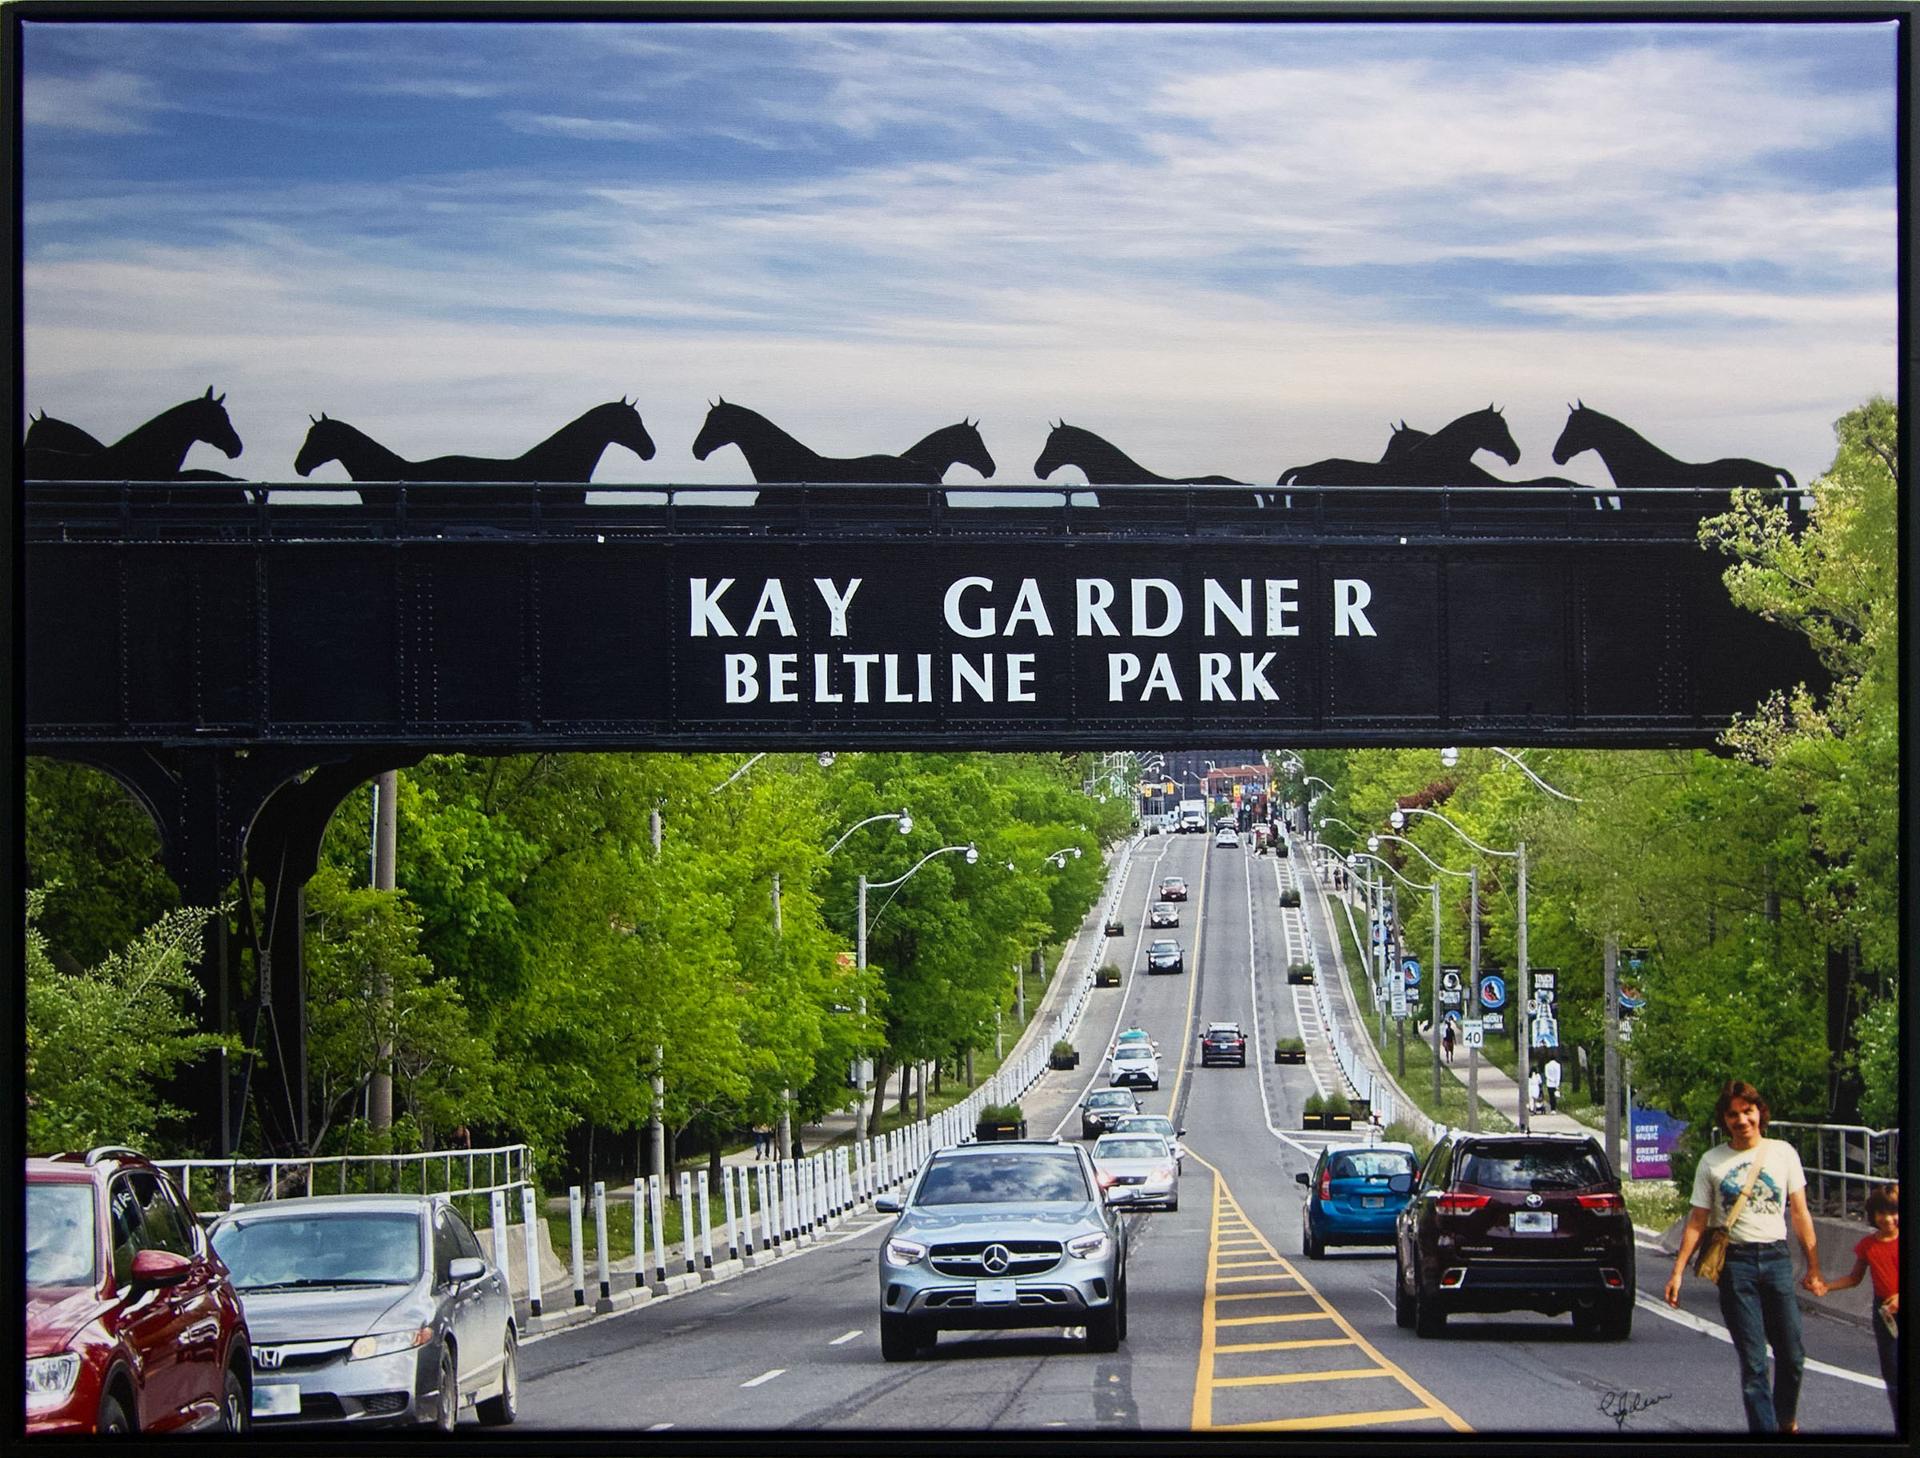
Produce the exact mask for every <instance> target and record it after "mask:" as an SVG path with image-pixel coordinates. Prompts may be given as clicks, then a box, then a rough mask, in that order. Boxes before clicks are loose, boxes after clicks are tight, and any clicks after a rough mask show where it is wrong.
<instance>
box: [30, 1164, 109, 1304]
mask: <svg viewBox="0 0 1920 1458" xmlns="http://www.w3.org/2000/svg"><path fill="white" fill-rule="evenodd" d="M95 1259H96V1257H95V1251H94V1236H93V1184H92V1182H91V1181H89V1182H87V1183H85V1184H80V1183H68V1182H65V1181H62V1182H59V1183H45V1184H41V1183H35V1184H30V1185H28V1186H27V1285H28V1286H30V1287H31V1286H91V1285H92V1284H93V1283H94V1279H95V1271H94V1264H95Z"/></svg>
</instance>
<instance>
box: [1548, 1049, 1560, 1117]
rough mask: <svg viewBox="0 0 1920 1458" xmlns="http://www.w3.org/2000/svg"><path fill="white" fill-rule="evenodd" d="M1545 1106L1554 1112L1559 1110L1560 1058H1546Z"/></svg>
mask: <svg viewBox="0 0 1920 1458" xmlns="http://www.w3.org/2000/svg"><path fill="white" fill-rule="evenodd" d="M1547 1107H1548V1108H1549V1109H1552V1110H1553V1111H1554V1112H1555V1113H1558V1112H1559V1110H1560V1060H1559V1059H1558V1058H1557V1057H1555V1058H1549V1059H1548V1060H1547Z"/></svg>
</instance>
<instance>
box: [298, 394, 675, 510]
mask: <svg viewBox="0 0 1920 1458" xmlns="http://www.w3.org/2000/svg"><path fill="white" fill-rule="evenodd" d="M308 418H309V419H310V420H312V421H313V423H312V425H311V426H310V427H309V428H308V430H307V438H306V439H305V440H304V441H303V442H301V445H300V453H299V455H297V456H295V457H294V461H293V469H294V470H295V471H297V472H299V473H300V474H301V475H302V476H306V475H309V474H311V473H312V471H313V470H314V468H315V467H317V466H323V465H325V464H327V462H329V461H338V462H339V463H340V464H341V465H342V466H343V467H344V468H345V469H346V472H347V475H348V476H350V477H352V478H353V480H354V481H355V482H362V481H398V482H404V483H406V484H409V485H413V484H425V483H446V482H468V481H473V482H482V483H486V484H489V485H494V484H501V483H510V484H513V485H521V486H531V485H534V484H536V483H542V482H559V483H565V484H577V485H581V486H585V485H586V484H587V482H589V481H591V480H592V479H593V473H594V470H595V468H596V467H597V466H598V465H599V464H600V457H601V456H602V455H603V454H604V453H605V452H606V449H607V447H608V446H615V445H618V446H625V447H626V448H627V449H628V450H630V451H632V452H633V453H634V454H635V455H636V456H638V457H640V459H641V460H643V461H646V460H651V459H652V458H653V450H654V446H653V437H651V436H650V435H648V434H647V428H646V426H645V425H643V424H642V423H641V420H640V412H639V411H638V410H637V409H635V408H634V406H633V405H632V404H631V403H630V402H629V401H628V400H627V399H626V398H625V397H622V398H621V399H619V400H617V401H614V400H610V401H608V402H607V403H606V404H604V405H596V406H594V407H593V409H591V410H589V411H587V412H586V414H584V415H582V416H580V417H579V418H578V419H577V420H573V421H570V422H568V423H567V424H566V425H563V426H561V427H560V429H558V430H556V431H555V432H554V433H553V434H552V435H550V436H548V437H547V438H546V439H545V440H543V441H541V442H540V443H539V444H538V445H536V446H534V447H533V448H532V449H530V450H528V451H526V452H524V453H522V454H521V455H518V456H512V457H507V458H499V457H492V456H434V457H431V458H429V459H427V460H424V461H410V460H408V459H407V458H406V457H404V456H402V455H399V454H398V453H397V452H394V451H391V450H388V449H387V448H386V447H385V446H383V445H381V444H380V442H379V441H377V440H375V439H373V437H371V436H369V435H368V434H366V432H364V431H362V430H358V429H356V428H355V427H353V426H351V425H349V424H347V422H346V421H344V420H334V419H332V418H331V417H330V416H328V415H326V414H325V413H324V412H323V413H322V414H321V415H320V416H319V417H318V418H317V419H316V418H314V417H311V416H309V417H308ZM585 496H586V493H585V492H584V491H582V492H581V493H580V496H579V497H578V498H576V499H579V500H584V499H585ZM378 497H379V500H380V502H381V503H384V502H385V501H386V500H390V499H391V493H385V492H382V493H378ZM360 499H361V500H362V501H366V502H368V503H369V504H375V503H374V500H373V498H372V497H370V495H369V493H368V492H366V491H362V492H361V493H360ZM489 499H491V494H490V495H489Z"/></svg>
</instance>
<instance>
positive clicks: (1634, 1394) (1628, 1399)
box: [1600, 1387, 1673, 1431]
mask: <svg viewBox="0 0 1920 1458" xmlns="http://www.w3.org/2000/svg"><path fill="white" fill-rule="evenodd" d="M1672 1396H1673V1394H1672V1393H1671V1392H1656V1393H1654V1394H1652V1395H1651V1396H1649V1395H1648V1394H1646V1393H1644V1392H1641V1391H1639V1390H1638V1389H1636V1388H1632V1387H1629V1388H1627V1389H1626V1390H1625V1391H1616V1392H1603V1393H1601V1394H1600V1411H1602V1412H1603V1413H1605V1414H1606V1415H1607V1416H1608V1417H1610V1418H1612V1419H1613V1421H1614V1423H1615V1424H1616V1425H1617V1426H1618V1427H1619V1428H1620V1429H1621V1430H1622V1431H1625V1429H1626V1426H1627V1419H1628V1418H1630V1417H1632V1416H1633V1415H1634V1414H1635V1413H1637V1412H1645V1411H1646V1410H1647V1409H1648V1408H1650V1407H1658V1406H1659V1405H1660V1404H1661V1403H1663V1402H1665V1401H1666V1400H1667V1399H1668V1398H1669V1397H1672Z"/></svg>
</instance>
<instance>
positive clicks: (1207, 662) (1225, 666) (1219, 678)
mask: <svg viewBox="0 0 1920 1458" xmlns="http://www.w3.org/2000/svg"><path fill="white" fill-rule="evenodd" d="M1329 585H1330V591H1331V602H1330V604H1329V607H1330V615H1329V617H1328V618H1327V619H1326V622H1327V624H1328V630H1329V631H1330V632H1331V634H1332V635H1333V636H1334V637H1336V638H1347V637H1358V638H1371V637H1373V636H1375V634H1374V628H1373V625H1372V623H1370V622H1369V621H1368V619H1367V614H1366V609H1367V606H1368V604H1369V603H1371V601H1372V600H1373V590H1372V588H1371V586H1370V585H1369V584H1368V583H1367V582H1366V581H1365V580H1363V579H1361V578H1357V577H1336V578H1333V579H1331V581H1330V584H1329ZM862 587H863V579H861V578H859V577H850V578H846V579H844V580H836V579H834V578H830V577H816V578H813V579H812V581H811V583H810V584H808V585H806V586H802V587H800V588H798V589H797V591H796V592H795V593H794V594H793V596H790V594H789V590H788V587H787V584H786V582H785V580H783V579H781V578H778V577H769V578H766V579H764V580H762V581H761V583H760V584H759V587H758V590H757V591H756V590H754V589H753V588H752V587H745V588H743V587H742V586H741V584H740V583H739V582H738V581H737V580H736V579H734V578H731V577H720V578H707V577H693V578H689V579H688V588H689V593H688V596H689V604H688V607H689V612H688V625H687V631H688V634H689V636H690V637H694V638H762V637H765V638H775V639H779V638H789V639H792V638H799V637H801V636H802V634H801V630H800V627H799V624H798V621H797V620H796V608H797V609H798V611H799V612H801V613H803V614H805V615H807V617H808V620H809V624H810V626H811V624H812V623H813V622H816V621H818V622H820V625H821V629H822V630H823V632H824V636H825V637H828V638H852V637H854V636H855V619H856V617H857V616H859V615H860V614H861V613H863V612H865V613H868V614H870V615H871V617H872V619H873V620H874V621H875V622H877V623H880V624H883V625H885V627H886V628H887V630H889V631H898V628H899V620H898V617H897V605H890V604H889V603H888V602H887V601H886V600H885V598H884V597H880V598H878V599H876V597H875V595H874V594H873V593H872V592H871V591H869V592H868V595H867V597H866V598H864V599H862V598H861V597H860V594H861V590H862ZM1299 593H1300V581H1299V579H1298V578H1292V577H1279V578H1273V577H1270V578H1264V579H1260V580H1258V581H1256V580H1255V579H1253V578H1247V577H1243V578H1239V579H1237V580H1233V581H1223V580H1219V579H1215V578H1206V579H1204V580H1203V581H1202V582H1201V584H1200V597H1199V602H1198V604H1197V605H1194V607H1195V612H1196V618H1197V620H1196V622H1195V623H1194V624H1193V625H1192V626H1190V627H1188V632H1189V635H1191V634H1192V633H1193V632H1194V630H1195V629H1196V628H1197V631H1198V636H1199V637H1200V638H1201V639H1210V638H1216V637H1227V638H1238V639H1241V640H1243V641H1245V640H1254V641H1255V642H1256V643H1258V642H1260V641H1263V640H1271V639H1289V638H1298V637H1300V636H1301V625H1302V620H1303V619H1306V620H1308V621H1311V618H1310V615H1309V614H1307V613H1305V612H1304V611H1303V609H1302V606H1301V601H1300V596H1299ZM1123 595H1124V603H1123V602H1122V597H1123ZM794 597H797V598H798V599H799V601H798V603H797V604H796V602H795V601H794ZM816 599H817V601H816ZM1189 606H1190V604H1189V602H1188V600H1187V598H1186V596H1185V594H1183V593H1182V591H1181V589H1180V587H1179V585H1178V584H1176V583H1174V582H1172V581H1170V580H1168V579H1167V578H1163V577H1134V578H1129V579H1125V580H1124V581H1121V582H1118V583H1116V582H1115V581H1113V580H1111V579H1108V578H1104V577H1080V578H1075V579H1073V601H1072V603H1071V605H1070V608H1069V605H1067V604H1064V603H1055V604H1054V605H1053V607H1052V608H1049V605H1048V602H1047V596H1046V594H1044V593H1043V592H1042V591H1041V586H1040V583H1039V581H1038V580H1037V579H1035V578H1031V577H1026V578H1021V579H1019V580H1018V581H1017V582H996V580H995V579H993V578H991V577H979V576H969V577H961V578H957V579H955V580H954V581H953V582H952V583H950V584H949V585H948V586H947V588H946V590H945V592H944V594H943V595H942V598H941V625H942V626H943V628H944V630H945V631H946V632H947V633H950V634H953V635H954V636H956V637H960V638H969V639H990V638H1003V639H1016V640H1017V639H1020V638H1023V637H1024V638H1032V639H1050V638H1057V637H1060V636H1062V635H1063V633H1064V634H1065V635H1066V636H1070V637H1072V638H1076V639H1098V638H1128V639H1153V638H1167V637H1171V636H1173V635H1174V634H1175V633H1177V632H1179V631H1180V630H1181V629H1182V627H1183V626H1187V625H1188V624H1187V620H1188V611H1189ZM822 610H824V620H821V619H820V618H819V616H818V614H819V613H820V612H821V611H822ZM1056 619H1057V620H1058V622H1056ZM1275 651H1276V650H1267V651H1264V652H1262V651H1260V650H1259V649H1258V648H1257V647H1256V648H1255V649H1254V650H1253V651H1234V652H1202V653H1197V654H1194V655H1193V656H1192V659H1191V662H1190V669H1191V672H1190V674H1188V675H1184V676H1183V674H1182V673H1181V672H1180V671H1179V670H1178V669H1177V668H1176V661H1175V659H1176V656H1175V655H1173V654H1169V653H1143V652H1134V651H1126V650H1118V651H1113V652H1110V653H1108V654H1107V655H1106V657H1107V664H1106V668H1107V672H1106V688H1107V699H1108V701H1109V702H1112V703H1120V702H1123V701H1126V700H1128V699H1132V700H1135V701H1137V702H1143V703H1144V702H1147V701H1149V700H1152V699H1155V698H1160V699H1165V700H1167V701H1169V702H1174V701H1180V700H1184V699H1186V698H1188V697H1189V696H1192V697H1197V698H1198V699H1199V700H1200V701H1202V702H1221V703H1246V702H1251V701H1254V700H1274V699H1277V698H1278V695H1277V694H1276V693H1275V692H1274V690H1273V687H1272V685H1271V684H1270V683H1269V682H1268V681H1267V678H1266V672H1267V670H1268V668H1269V667H1270V666H1271V665H1272V663H1273V661H1274V658H1275ZM936 657H944V658H945V659H946V665H945V666H946V674H945V677H944V682H940V683H936V679H935V673H934V663H935V659H936ZM1037 657H1038V655H1037V654H1035V653H1021V652H1005V653H994V652H976V653H948V654H944V655H940V654H936V653H933V652H916V651H905V652H901V651H874V652H829V653H811V654H802V653H798V652H763V653H754V652H725V653H723V655H722V659H723V665H722V683H723V686H724V699H725V702H726V703H728V704H751V703H759V702H765V703H769V704H792V703H802V702H810V703H816V704H841V703H848V704H866V703H886V704H930V703H934V702H946V703H955V704H960V703H967V702H970V701H972V702H979V703H1008V704H1025V703H1033V702H1035V701H1036V700H1035V683H1034V678H1035V674H1036V672H1037V669H1036V659H1037Z"/></svg>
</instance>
